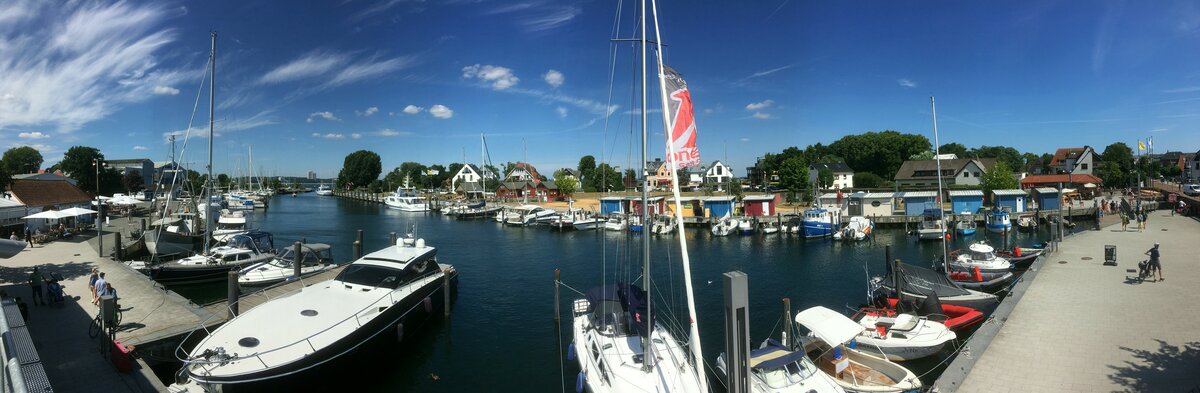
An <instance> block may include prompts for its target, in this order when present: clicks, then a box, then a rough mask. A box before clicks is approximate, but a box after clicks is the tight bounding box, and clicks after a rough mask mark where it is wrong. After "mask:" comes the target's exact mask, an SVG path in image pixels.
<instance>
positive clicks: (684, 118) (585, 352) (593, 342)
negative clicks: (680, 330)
mask: <svg viewBox="0 0 1200 393" xmlns="http://www.w3.org/2000/svg"><path fill="white" fill-rule="evenodd" d="M650 4H651V7H652V12H654V14H655V15H654V20H653V22H654V27H655V36H656V39H655V42H656V43H657V45H656V46H657V50H656V53H657V54H658V56H657V59H658V67H657V71H658V76H659V89H660V94H661V96H660V99H661V101H660V102H662V103H663V106H664V108H663V111H662V113H663V125H664V134H666V136H667V138H668V141H667V146H668V148H667V153H668V154H667V155H668V164H669V165H671V167H672V168H681V167H686V166H690V165H694V164H698V163H699V160H700V156H699V151H698V150H696V148H695V140H696V139H695V138H696V134H695V131H696V128H695V122H694V117H693V115H692V102H691V95H690V93H689V92H688V90H687V84H686V82H684V80H683V78H682V76H680V75H679V74H678V73H677V72H675V70H673V69H671V68H669V67H666V66H665V65H663V63H662V39H661V34H659V32H658V29H659V26H658V22H657V20H658V15H657V14H658V12H657V5H656V3H655V2H654V0H650ZM641 16H642V19H643V22H642V23H641V24H640V26H641V37H640V38H639V39H638V41H639V42H640V43H641V60H642V70H643V72H642V86H641V87H642V88H641V91H642V100H641V103H642V108H641V109H642V110H641V112H640V116H641V119H642V159H641V161H639V162H641V163H645V162H646V135H647V128H648V127H647V126H648V124H647V117H646V110H647V108H646V106H647V101H648V100H647V91H646V90H647V88H646V85H647V82H646V72H645V70H646V68H647V67H646V59H647V56H646V54H647V53H646V52H647V49H648V43H647V37H646V25H647V23H648V22H650V21H647V20H646V16H647V15H646V1H645V0H643V1H642V3H641ZM668 86H669V87H668ZM668 91H670V95H668ZM643 165H644V164H643ZM676 172H677V171H675V170H672V171H671V176H672V180H671V188H672V192H673V193H674V196H675V224H676V225H680V226H682V225H683V217H682V211H683V208H682V206H681V205H680V202H679V199H680V195H679V181H678V179H676V178H675V177H676V176H677V174H676ZM649 188H650V187H649V179H648V176H643V179H642V195H641V200H642V203H641V207H642V209H641V210H642V212H641V216H642V221H641V222H646V221H647V220H646V218H647V217H649V208H648V203H647V200H648V199H649V196H648V194H647V190H649ZM681 232H682V231H681ZM676 238H677V239H679V247H680V253H681V256H682V258H681V259H682V262H683V275H684V277H683V281H684V287H685V292H686V298H687V310H688V317H687V318H679V320H681V321H685V322H686V323H687V324H688V326H687V329H688V332H689V336H688V339H687V340H686V342H687V343H688V344H687V347H685V346H683V345H682V343H681V342H679V341H678V340H676V338H675V337H674V336H673V335H672V334H671V332H670V331H669V330H668V329H667V328H666V327H665V326H663V325H662V324H661V323H660V322H659V319H656V318H655V314H654V313H653V311H654V308H653V299H654V298H653V297H652V296H651V295H650V290H651V288H653V286H652V285H651V283H650V236H642V283H641V287H638V286H637V285H634V284H629V283H617V284H614V285H604V286H600V287H596V288H593V289H591V290H589V291H588V293H587V296H586V298H584V299H577V300H575V302H574V303H573V305H572V311H573V317H574V318H573V319H574V321H573V326H572V327H573V337H574V341H573V343H572V346H571V350H570V351H568V353H573V354H576V355H577V356H575V357H576V358H577V359H578V361H579V367H580V369H581V371H580V373H579V376H578V377H577V381H578V384H577V387H578V388H579V390H585V389H586V390H587V391H591V392H663V391H671V392H707V391H708V390H709V388H708V379H707V375H706V374H705V370H704V368H703V363H702V362H703V360H702V358H701V348H700V332H699V329H698V327H697V325H696V321H697V317H696V303H695V298H694V296H693V290H692V275H691V260H690V259H689V257H688V250H687V240H686V239H687V236H676ZM687 349H690V353H689V352H688V351H687Z"/></svg>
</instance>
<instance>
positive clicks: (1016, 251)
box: [1013, 246, 1021, 256]
mask: <svg viewBox="0 0 1200 393" xmlns="http://www.w3.org/2000/svg"><path fill="white" fill-rule="evenodd" d="M1013 254H1017V256H1021V247H1020V246H1013Z"/></svg>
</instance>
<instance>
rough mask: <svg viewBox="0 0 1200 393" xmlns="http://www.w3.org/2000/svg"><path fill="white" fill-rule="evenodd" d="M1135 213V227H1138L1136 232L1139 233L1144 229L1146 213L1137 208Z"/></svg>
mask: <svg viewBox="0 0 1200 393" xmlns="http://www.w3.org/2000/svg"><path fill="white" fill-rule="evenodd" d="M1136 214H1137V216H1136V217H1137V228H1138V232H1139V233H1140V232H1142V230H1143V229H1146V213H1142V212H1141V211H1140V210H1139V211H1138V212H1137V213H1136Z"/></svg>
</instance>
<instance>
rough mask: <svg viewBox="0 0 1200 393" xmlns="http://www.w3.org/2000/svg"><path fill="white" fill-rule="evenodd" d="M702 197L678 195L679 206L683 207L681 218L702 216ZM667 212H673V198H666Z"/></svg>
mask: <svg viewBox="0 0 1200 393" xmlns="http://www.w3.org/2000/svg"><path fill="white" fill-rule="evenodd" d="M702 201H703V198H700V197H690V196H685V197H679V206H680V207H682V208H683V211H682V214H681V215H682V216H683V218H688V217H704V204H703V203H702ZM667 212H669V213H671V214H675V198H671V199H668V200H667Z"/></svg>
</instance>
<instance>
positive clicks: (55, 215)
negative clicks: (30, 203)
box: [21, 210, 75, 220]
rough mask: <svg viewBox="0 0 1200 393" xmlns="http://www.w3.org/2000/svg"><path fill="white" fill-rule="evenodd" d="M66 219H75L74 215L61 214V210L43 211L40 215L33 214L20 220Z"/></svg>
mask: <svg viewBox="0 0 1200 393" xmlns="http://www.w3.org/2000/svg"><path fill="white" fill-rule="evenodd" d="M67 217H75V215H74V214H67V213H63V212H62V211H61V210H47V211H44V212H41V213H34V214H30V215H28V216H25V217H21V219H25V220H30V219H35V218H52V219H59V218H67Z"/></svg>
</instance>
